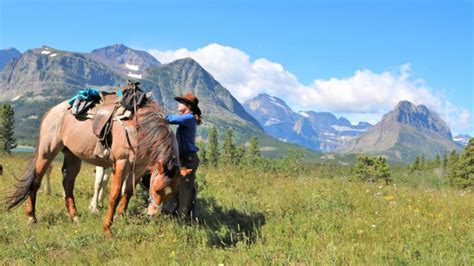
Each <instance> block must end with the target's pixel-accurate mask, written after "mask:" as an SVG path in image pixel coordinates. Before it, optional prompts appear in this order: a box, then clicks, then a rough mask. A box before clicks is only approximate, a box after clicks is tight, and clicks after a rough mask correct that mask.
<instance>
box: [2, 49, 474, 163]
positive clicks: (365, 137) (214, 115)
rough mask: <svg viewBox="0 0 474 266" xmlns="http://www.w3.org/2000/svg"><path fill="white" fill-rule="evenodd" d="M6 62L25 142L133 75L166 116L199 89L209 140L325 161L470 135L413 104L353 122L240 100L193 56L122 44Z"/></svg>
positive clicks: (440, 148) (410, 151)
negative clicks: (373, 120)
mask: <svg viewBox="0 0 474 266" xmlns="http://www.w3.org/2000/svg"><path fill="white" fill-rule="evenodd" d="M0 67H1V68H0V102H10V103H12V104H13V105H14V108H15V119H16V129H17V130H16V134H17V137H18V139H19V141H20V143H22V144H29V145H34V144H35V142H36V138H37V134H38V128H39V123H40V118H41V117H42V115H43V114H44V112H46V110H47V109H48V108H50V107H51V106H52V105H54V104H57V103H59V102H61V101H63V100H65V99H68V98H69V97H72V96H73V95H74V94H75V93H76V92H77V91H78V90H80V89H83V88H86V87H95V88H99V89H104V90H109V91H115V90H117V89H119V87H120V86H122V85H124V84H125V83H126V81H127V80H128V79H133V80H139V81H140V82H141V87H142V89H144V90H145V91H149V92H152V94H153V97H154V98H155V99H156V100H157V101H159V102H160V103H161V104H162V105H163V106H164V108H165V111H166V112H168V113H173V112H176V110H175V109H176V102H175V101H174V100H173V97H174V96H176V95H181V94H184V93H185V92H188V91H190V92H193V93H194V94H195V95H197V96H198V97H199V99H200V105H201V106H202V110H203V116H204V120H205V123H204V125H203V126H201V127H199V129H198V135H199V138H206V137H207V133H208V131H209V129H210V127H212V126H216V127H218V129H219V131H220V132H221V133H223V132H224V131H225V130H227V129H229V128H231V129H233V130H234V136H235V139H236V141H237V142H238V143H246V141H248V139H249V138H250V136H257V137H258V138H259V141H260V143H261V145H262V151H263V153H265V154H268V155H282V154H284V153H285V152H286V151H288V150H289V149H295V148H296V149H299V150H300V151H302V152H304V154H306V155H308V156H310V157H311V158H319V157H320V155H318V154H319V152H338V153H342V154H355V153H368V154H378V155H383V156H386V157H387V158H389V159H391V160H393V161H397V162H410V161H411V160H412V159H413V158H414V157H416V156H417V155H420V154H424V155H425V156H427V157H433V156H435V155H436V154H443V153H445V152H449V151H451V150H453V149H456V150H459V149H460V148H461V145H462V144H464V143H466V141H467V140H468V139H469V136H467V135H461V136H456V137H455V138H454V140H455V141H456V142H455V141H453V138H452V135H451V132H450V129H449V127H448V126H447V124H446V123H445V122H444V121H443V120H442V119H441V117H440V116H439V115H437V114H436V113H434V112H433V111H431V110H429V109H428V108H427V107H426V106H423V105H419V106H416V105H414V104H412V103H410V102H407V101H402V102H400V103H399V104H398V105H397V106H396V107H395V109H394V110H393V111H391V112H389V113H387V114H386V115H385V116H384V117H383V118H382V120H381V121H380V122H379V123H377V124H376V125H375V126H372V125H371V124H369V123H367V122H359V123H358V124H357V125H353V124H351V122H350V121H349V120H347V119H345V118H344V117H339V118H337V117H336V116H335V115H333V114H331V113H329V112H315V111H300V112H295V111H293V110H292V109H291V108H290V107H289V106H288V105H287V104H286V103H285V102H284V101H283V100H282V99H279V98H277V97H274V96H271V95H267V94H260V95H257V96H256V97H254V98H253V99H250V100H248V101H246V102H244V103H243V104H241V103H239V102H238V101H237V100H236V99H235V98H234V97H233V96H232V94H231V93H230V92H229V91H228V90H227V89H226V88H225V87H224V86H222V84H220V83H219V82H218V81H217V80H215V79H214V77H213V76H212V75H211V74H210V73H209V72H207V71H206V70H205V69H204V68H203V67H202V66H201V65H199V64H198V63H197V62H196V61H194V60H193V59H191V58H185V59H179V60H176V61H173V62H170V63H167V64H161V63H160V62H159V61H158V60H157V59H155V58H154V57H153V56H152V55H150V54H148V53H147V52H145V51H139V50H135V49H131V48H129V47H127V46H125V45H122V44H116V45H111V46H107V47H103V48H99V49H95V50H93V51H91V52H90V53H79V52H71V51H64V50H59V49H55V48H52V47H48V46H43V47H40V48H34V49H30V50H27V51H26V52H24V53H23V54H22V53H20V52H19V51H17V50H16V49H14V48H11V49H6V50H0ZM222 135H223V134H221V136H222ZM311 150H312V151H311ZM342 156H345V155H342Z"/></svg>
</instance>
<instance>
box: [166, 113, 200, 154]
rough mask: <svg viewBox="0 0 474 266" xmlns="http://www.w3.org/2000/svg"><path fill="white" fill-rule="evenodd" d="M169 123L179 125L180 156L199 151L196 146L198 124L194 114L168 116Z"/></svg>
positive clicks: (177, 136) (177, 133) (177, 131)
mask: <svg viewBox="0 0 474 266" xmlns="http://www.w3.org/2000/svg"><path fill="white" fill-rule="evenodd" d="M166 120H168V123H170V124H174V125H178V129H177V130H176V139H177V140H178V147H179V155H180V156H181V155H190V154H195V153H196V152H198V151H199V149H198V147H197V146H196V143H195V139H196V127H197V125H198V122H197V120H196V118H195V117H194V114H193V113H188V114H183V115H168V116H167V117H166Z"/></svg>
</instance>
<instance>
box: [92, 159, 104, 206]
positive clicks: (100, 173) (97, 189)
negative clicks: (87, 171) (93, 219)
mask: <svg viewBox="0 0 474 266" xmlns="http://www.w3.org/2000/svg"><path fill="white" fill-rule="evenodd" d="M103 179H104V168H103V167H99V166H96V168H95V182H94V195H93V196H92V199H91V203H90V205H89V209H90V210H91V212H92V213H98V212H99V210H98V209H97V207H98V203H99V200H100V197H101V196H102V190H103V189H102V182H103Z"/></svg>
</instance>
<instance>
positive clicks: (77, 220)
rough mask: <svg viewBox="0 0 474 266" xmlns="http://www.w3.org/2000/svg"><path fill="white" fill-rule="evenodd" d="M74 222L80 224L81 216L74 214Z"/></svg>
mask: <svg viewBox="0 0 474 266" xmlns="http://www.w3.org/2000/svg"><path fill="white" fill-rule="evenodd" d="M72 222H73V223H75V224H80V221H79V217H78V216H74V217H73V218H72Z"/></svg>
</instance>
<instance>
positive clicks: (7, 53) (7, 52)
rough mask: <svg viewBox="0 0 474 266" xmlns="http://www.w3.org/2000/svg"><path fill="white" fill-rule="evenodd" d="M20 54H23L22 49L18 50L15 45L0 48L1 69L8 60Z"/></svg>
mask: <svg viewBox="0 0 474 266" xmlns="http://www.w3.org/2000/svg"><path fill="white" fill-rule="evenodd" d="M20 56H21V53H20V51H18V50H17V49H15V48H13V47H11V48H7V49H3V50H0V71H1V70H2V69H3V67H4V66H5V65H6V64H7V63H8V62H10V61H11V60H13V59H16V58H18V57H20Z"/></svg>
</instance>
